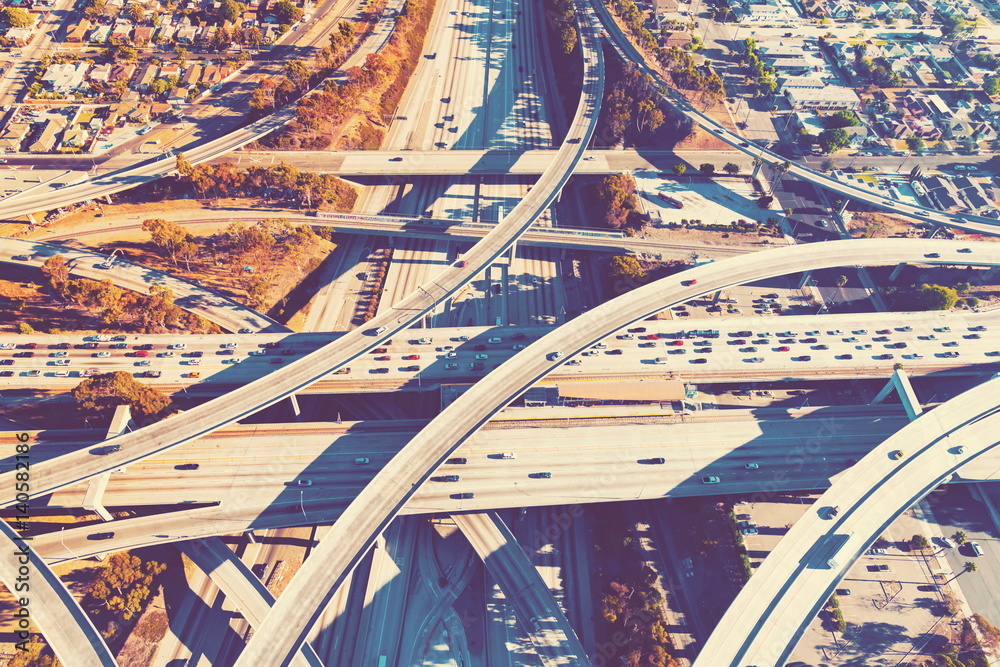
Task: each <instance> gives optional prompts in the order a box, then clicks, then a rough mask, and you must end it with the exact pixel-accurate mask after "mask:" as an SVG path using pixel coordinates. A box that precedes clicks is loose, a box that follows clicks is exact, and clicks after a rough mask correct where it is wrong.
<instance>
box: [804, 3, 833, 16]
mask: <svg viewBox="0 0 1000 667" xmlns="http://www.w3.org/2000/svg"><path fill="white" fill-rule="evenodd" d="M802 11H803V13H804V14H805V15H806V16H812V17H815V18H822V17H824V16H827V15H828V14H827V8H826V3H825V2H824V1H823V0H803V2H802Z"/></svg>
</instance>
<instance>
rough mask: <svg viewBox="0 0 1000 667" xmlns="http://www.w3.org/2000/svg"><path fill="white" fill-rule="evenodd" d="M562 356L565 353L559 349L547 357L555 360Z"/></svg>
mask: <svg viewBox="0 0 1000 667" xmlns="http://www.w3.org/2000/svg"><path fill="white" fill-rule="evenodd" d="M483 356H485V355H483ZM562 356H563V353H562V352H560V351H558V350H557V351H555V352H550V353H549V354H548V355H547V356H546V359H548V360H549V361H555V360H556V359H559V358H560V357H562Z"/></svg>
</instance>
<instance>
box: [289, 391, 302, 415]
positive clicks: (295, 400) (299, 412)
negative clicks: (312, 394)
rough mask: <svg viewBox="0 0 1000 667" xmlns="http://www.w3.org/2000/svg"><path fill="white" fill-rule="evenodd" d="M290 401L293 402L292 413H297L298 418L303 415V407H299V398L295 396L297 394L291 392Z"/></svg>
mask: <svg viewBox="0 0 1000 667" xmlns="http://www.w3.org/2000/svg"><path fill="white" fill-rule="evenodd" d="M288 402H289V403H291V404H292V413H293V414H294V415H295V418H296V419H299V418H300V417H301V416H302V408H300V407H299V399H298V398H296V397H295V394H291V395H290V396H289V397H288Z"/></svg>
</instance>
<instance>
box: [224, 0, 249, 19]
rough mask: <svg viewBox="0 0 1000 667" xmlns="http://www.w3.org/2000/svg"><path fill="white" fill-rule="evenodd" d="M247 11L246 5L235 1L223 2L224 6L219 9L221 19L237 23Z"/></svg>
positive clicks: (226, 0) (227, 0) (225, 0)
mask: <svg viewBox="0 0 1000 667" xmlns="http://www.w3.org/2000/svg"><path fill="white" fill-rule="evenodd" d="M246 10H247V8H246V5H244V4H243V3H242V2H236V1H235V0H222V4H221V6H220V7H219V18H221V19H222V20H223V21H229V22H230V23H236V21H237V19H239V18H240V17H241V16H242V15H243V12H245V11H246Z"/></svg>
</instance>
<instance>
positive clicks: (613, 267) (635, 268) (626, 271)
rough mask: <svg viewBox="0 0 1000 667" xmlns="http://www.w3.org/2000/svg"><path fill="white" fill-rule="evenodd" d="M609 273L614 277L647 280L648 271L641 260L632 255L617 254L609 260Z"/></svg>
mask: <svg viewBox="0 0 1000 667" xmlns="http://www.w3.org/2000/svg"><path fill="white" fill-rule="evenodd" d="M608 273H609V275H610V276H611V277H612V278H632V279H634V280H645V279H646V271H645V269H643V268H642V265H641V264H639V260H637V259H636V258H635V257H632V256H631V255H615V256H614V257H612V258H611V260H610V261H609V262H608Z"/></svg>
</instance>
